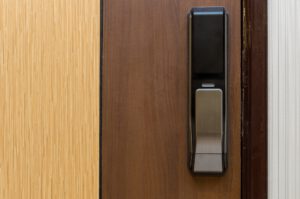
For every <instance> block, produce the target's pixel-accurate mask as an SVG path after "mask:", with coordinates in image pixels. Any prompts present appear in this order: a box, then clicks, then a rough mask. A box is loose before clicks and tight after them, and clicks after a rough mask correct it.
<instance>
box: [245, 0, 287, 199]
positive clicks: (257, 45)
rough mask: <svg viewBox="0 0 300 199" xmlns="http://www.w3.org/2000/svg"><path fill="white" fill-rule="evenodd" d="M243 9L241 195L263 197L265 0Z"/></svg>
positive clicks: (249, 3) (251, 2)
mask: <svg viewBox="0 0 300 199" xmlns="http://www.w3.org/2000/svg"><path fill="white" fill-rule="evenodd" d="M243 11H244V13H243V17H244V18H243V56H242V76H243V78H242V79H243V81H242V89H243V92H242V93H243V98H242V99H243V105H242V118H243V119H242V121H243V122H242V129H243V136H242V198H243V199H266V198H267V192H268V190H267V178H268V176H267V175H268V174H267V158H268V156H267V155H268V154H267V147H268V146H267V144H268V141H267V139H268V138H267V134H268V131H267V125H268V124H267V116H268V113H267V100H268V99H267V92H268V90H267V89H268V86H267V50H268V49H267V0H244V1H243ZM282 198H285V197H282Z"/></svg>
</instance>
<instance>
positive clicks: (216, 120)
mask: <svg viewBox="0 0 300 199" xmlns="http://www.w3.org/2000/svg"><path fill="white" fill-rule="evenodd" d="M195 103H196V106H195V109H196V110H195V114H196V115H195V131H196V149H195V163H194V170H195V171H202V172H211V171H214V172H222V171H223V167H222V137H223V111H222V110H223V94H222V90H221V89H197V90H196V93H195Z"/></svg>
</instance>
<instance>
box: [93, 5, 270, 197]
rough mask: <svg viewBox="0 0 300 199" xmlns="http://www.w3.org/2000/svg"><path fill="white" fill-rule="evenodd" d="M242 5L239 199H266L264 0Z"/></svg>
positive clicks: (101, 22)
mask: <svg viewBox="0 0 300 199" xmlns="http://www.w3.org/2000/svg"><path fill="white" fill-rule="evenodd" d="M241 1H242V12H241V17H242V55H241V56H242V77H241V80H242V81H241V82H242V85H241V89H242V99H241V100H242V118H241V122H242V136H241V142H242V144H241V150H242V151H241V152H242V153H241V154H242V158H241V161H242V164H241V167H242V175H241V176H242V180H241V184H242V185H241V187H242V192H241V193H242V196H241V198H242V199H267V193H268V184H267V175H268V163H267V158H268V156H267V155H268V151H267V146H268V137H267V125H268V124H267V91H268V90H267V39H268V37H267V34H268V33H267V0H241ZM100 12H101V13H100V74H99V76H100V81H99V82H100V85H99V89H100V99H99V103H100V106H99V107H100V110H99V111H100V119H99V130H100V136H99V146H100V153H99V167H100V168H99V169H100V172H99V175H100V176H99V198H100V199H101V198H102V164H103V162H102V141H103V140H102V94H103V93H102V85H103V82H102V71H103V61H102V60H103V0H100Z"/></svg>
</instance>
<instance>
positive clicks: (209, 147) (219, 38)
mask: <svg viewBox="0 0 300 199" xmlns="http://www.w3.org/2000/svg"><path fill="white" fill-rule="evenodd" d="M189 49H190V50H189V51H190V52H189V68H190V70H189V71H190V72H189V122H190V124H189V153H190V154H189V156H190V157H189V166H190V169H191V171H192V172H193V173H216V174H221V173H223V172H224V171H225V169H226V167H227V136H228V135H227V134H228V132H227V120H228V114H227V105H228V104H227V90H228V89H227V14H226V12H225V9H224V8H223V7H201V8H193V9H192V10H191V12H190V14H189Z"/></svg>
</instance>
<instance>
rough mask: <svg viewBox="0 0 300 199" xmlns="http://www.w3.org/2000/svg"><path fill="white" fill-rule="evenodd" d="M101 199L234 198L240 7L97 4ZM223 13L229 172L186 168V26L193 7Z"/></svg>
mask: <svg viewBox="0 0 300 199" xmlns="http://www.w3.org/2000/svg"><path fill="white" fill-rule="evenodd" d="M103 2H104V51H103V96H102V97H103V131H102V145H103V146H102V147H103V148H102V149H103V150H102V153H103V167H102V174H103V181H102V190H103V198H104V199H119V198H124V199H140V198H149V199H150V198H151V199H154V198H155V199H156V198H163V199H168V198H170V199H171V198H179V199H183V198H184V199H195V198H206V199H216V198H222V199H226V198H228V199H238V198H240V177H241V176H240V175H241V174H240V173H241V167H240V161H241V160H240V150H241V149H240V119H241V118H240V113H241V109H240V101H241V92H240V63H241V59H240V54H241V32H240V31H241V30H240V29H241V27H240V23H241V14H240V13H241V8H240V1H239V0H222V1H214V0H206V1H200V0H199V1H195V0H184V1H177V0H164V1H158V0H126V1H125V0H124V1H118V0H103ZM197 6H225V7H226V9H227V12H228V13H229V28H228V29H229V34H228V35H229V36H228V42H229V49H228V52H229V57H228V58H229V62H228V65H229V93H228V94H229V136H230V139H229V167H228V169H227V171H226V173H225V174H224V176H221V177H220V176H192V175H191V173H190V171H189V169H188V166H187V159H188V157H187V150H188V147H187V132H188V79H187V78H188V24H187V22H188V19H187V14H188V13H189V11H190V9H191V8H192V7H197Z"/></svg>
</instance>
